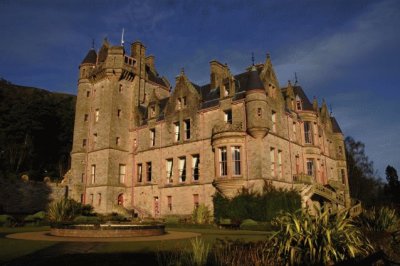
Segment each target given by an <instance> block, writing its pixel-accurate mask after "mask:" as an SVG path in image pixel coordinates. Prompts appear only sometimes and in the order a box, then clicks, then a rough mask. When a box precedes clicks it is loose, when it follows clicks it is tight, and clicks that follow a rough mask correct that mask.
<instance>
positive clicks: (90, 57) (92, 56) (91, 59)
mask: <svg viewBox="0 0 400 266" xmlns="http://www.w3.org/2000/svg"><path fill="white" fill-rule="evenodd" d="M96 61H97V53H96V51H95V50H94V49H90V50H89V52H88V53H87V55H86V56H85V58H84V59H83V61H82V63H81V65H82V64H94V65H95V64H96Z"/></svg>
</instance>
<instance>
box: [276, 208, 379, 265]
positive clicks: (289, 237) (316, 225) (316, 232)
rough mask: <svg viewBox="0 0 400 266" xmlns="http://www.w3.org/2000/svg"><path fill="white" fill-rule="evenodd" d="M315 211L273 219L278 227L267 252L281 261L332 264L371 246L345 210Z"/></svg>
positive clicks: (367, 249) (283, 263)
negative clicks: (333, 211)
mask: <svg viewBox="0 0 400 266" xmlns="http://www.w3.org/2000/svg"><path fill="white" fill-rule="evenodd" d="M316 212H317V214H316V215H315V216H311V215H310V214H309V213H302V212H300V211H297V212H296V213H285V214H283V215H281V216H279V217H277V218H276V219H275V220H274V221H273V223H275V224H276V226H278V227H279V228H280V229H279V230H278V232H277V233H275V234H274V235H273V236H272V237H271V239H270V240H271V241H272V247H271V248H270V249H269V252H270V254H272V255H277V258H278V259H279V260H281V261H280V263H281V264H282V265H286V264H290V265H297V264H306V265H328V264H329V265H331V264H333V263H337V262H340V261H343V260H346V259H350V258H355V257H356V256H364V255H367V254H368V253H369V252H370V251H372V250H373V248H372V246H371V244H370V242H369V241H368V239H367V238H366V237H365V236H364V235H363V234H362V233H361V231H360V230H359V229H358V228H357V227H356V226H355V225H354V223H353V220H352V219H351V218H349V216H348V214H347V212H339V213H337V214H330V213H329V210H328V209H326V210H324V211H320V210H316Z"/></svg>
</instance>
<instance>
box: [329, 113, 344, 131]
mask: <svg viewBox="0 0 400 266" xmlns="http://www.w3.org/2000/svg"><path fill="white" fill-rule="evenodd" d="M331 122H332V131H333V133H343V132H342V130H341V129H340V127H339V124H338V122H337V121H336V118H334V117H333V116H331Z"/></svg>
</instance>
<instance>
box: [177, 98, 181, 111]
mask: <svg viewBox="0 0 400 266" xmlns="http://www.w3.org/2000/svg"><path fill="white" fill-rule="evenodd" d="M176 109H177V110H180V109H182V100H181V98H178V99H177V100H176Z"/></svg>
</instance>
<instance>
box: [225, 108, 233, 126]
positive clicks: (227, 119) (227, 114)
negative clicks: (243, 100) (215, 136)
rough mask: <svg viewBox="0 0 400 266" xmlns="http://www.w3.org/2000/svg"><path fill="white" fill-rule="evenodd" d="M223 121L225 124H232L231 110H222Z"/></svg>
mask: <svg viewBox="0 0 400 266" xmlns="http://www.w3.org/2000/svg"><path fill="white" fill-rule="evenodd" d="M224 121H225V123H227V124H232V110H226V111H224Z"/></svg>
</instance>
